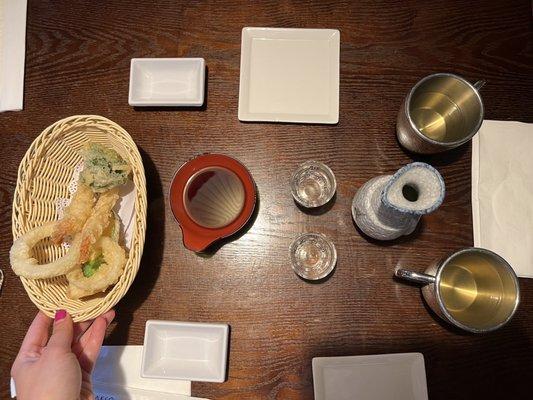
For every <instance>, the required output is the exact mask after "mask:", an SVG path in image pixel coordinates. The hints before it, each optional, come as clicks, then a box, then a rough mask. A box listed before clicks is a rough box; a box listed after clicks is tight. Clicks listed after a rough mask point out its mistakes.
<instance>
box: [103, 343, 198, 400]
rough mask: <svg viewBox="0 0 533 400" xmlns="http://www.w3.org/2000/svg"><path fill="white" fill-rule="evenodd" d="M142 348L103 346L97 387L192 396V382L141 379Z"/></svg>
mask: <svg viewBox="0 0 533 400" xmlns="http://www.w3.org/2000/svg"><path fill="white" fill-rule="evenodd" d="M142 348H143V347H142V346H103V347H102V350H101V351H100V356H99V357H98V360H97V361H96V366H95V368H94V372H93V382H94V384H95V386H97V385H99V384H104V385H114V386H120V387H125V388H134V389H144V390H153V391H160V392H165V393H171V394H181V395H186V396H190V395H191V382H190V381H178V380H173V379H151V378H142V377H141V359H142Z"/></svg>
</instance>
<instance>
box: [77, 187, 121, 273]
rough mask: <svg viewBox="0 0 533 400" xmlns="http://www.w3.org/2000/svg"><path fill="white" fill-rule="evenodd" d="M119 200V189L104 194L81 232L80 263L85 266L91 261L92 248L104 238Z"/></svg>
mask: <svg viewBox="0 0 533 400" xmlns="http://www.w3.org/2000/svg"><path fill="white" fill-rule="evenodd" d="M118 198H119V195H118V189H116V188H115V189H111V190H109V191H107V192H105V193H102V194H101V195H100V197H99V198H98V201H97V202H96V205H95V206H94V208H93V210H92V214H91V216H90V217H89V219H87V221H86V222H85V225H83V228H82V230H81V247H80V256H79V259H78V263H80V264H83V263H84V262H86V261H87V260H88V259H89V254H90V251H91V246H92V245H94V244H95V243H96V241H97V240H98V239H99V238H100V236H102V233H103V231H104V229H105V228H106V227H107V226H108V225H109V221H110V218H111V216H112V213H111V209H112V208H113V207H114V206H115V203H116V202H117V200H118Z"/></svg>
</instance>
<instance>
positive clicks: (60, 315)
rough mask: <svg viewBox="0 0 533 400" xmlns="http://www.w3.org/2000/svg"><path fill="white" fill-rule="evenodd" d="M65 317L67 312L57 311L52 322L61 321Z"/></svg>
mask: <svg viewBox="0 0 533 400" xmlns="http://www.w3.org/2000/svg"><path fill="white" fill-rule="evenodd" d="M66 316H67V310H57V311H56V315H55V317H54V322H58V321H61V320H62V319H63V318H65V317H66Z"/></svg>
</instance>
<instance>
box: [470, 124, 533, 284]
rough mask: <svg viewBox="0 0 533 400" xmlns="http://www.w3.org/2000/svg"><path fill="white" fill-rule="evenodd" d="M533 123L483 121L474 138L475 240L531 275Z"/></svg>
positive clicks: (522, 273) (532, 256)
mask: <svg viewBox="0 0 533 400" xmlns="http://www.w3.org/2000/svg"><path fill="white" fill-rule="evenodd" d="M532 152H533V124H525V123H522V122H507V121H484V122H483V125H482V126H481V129H480V130H479V132H478V134H477V135H476V136H474V139H473V142H472V214H473V220H474V221H473V222H474V223H473V225H474V245H475V246H476V247H484V248H487V249H489V250H492V251H494V252H495V253H497V254H499V255H500V256H502V257H503V258H505V259H506V260H507V262H509V264H511V266H512V267H513V268H514V270H515V272H516V274H517V275H518V276H520V277H525V278H533V156H532V155H531V154H532Z"/></svg>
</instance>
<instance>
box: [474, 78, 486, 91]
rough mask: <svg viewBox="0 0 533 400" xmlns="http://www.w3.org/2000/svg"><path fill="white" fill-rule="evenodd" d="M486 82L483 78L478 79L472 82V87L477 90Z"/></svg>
mask: <svg viewBox="0 0 533 400" xmlns="http://www.w3.org/2000/svg"><path fill="white" fill-rule="evenodd" d="M486 83H487V81H486V80H485V79H480V80H479V81H477V82H476V83H474V84H473V85H472V86H474V89H476V90H477V91H478V92H479V90H480V89H481V88H482V87H483V86H485V84H486Z"/></svg>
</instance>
